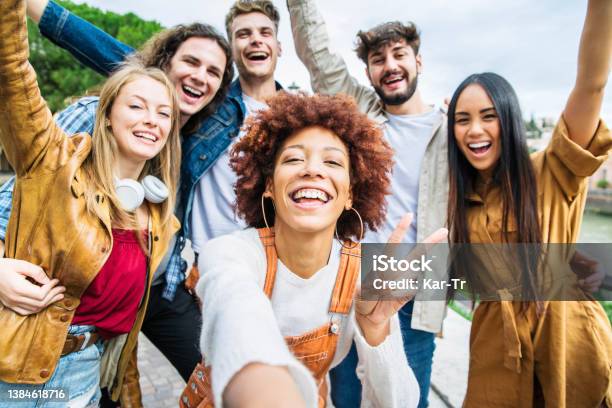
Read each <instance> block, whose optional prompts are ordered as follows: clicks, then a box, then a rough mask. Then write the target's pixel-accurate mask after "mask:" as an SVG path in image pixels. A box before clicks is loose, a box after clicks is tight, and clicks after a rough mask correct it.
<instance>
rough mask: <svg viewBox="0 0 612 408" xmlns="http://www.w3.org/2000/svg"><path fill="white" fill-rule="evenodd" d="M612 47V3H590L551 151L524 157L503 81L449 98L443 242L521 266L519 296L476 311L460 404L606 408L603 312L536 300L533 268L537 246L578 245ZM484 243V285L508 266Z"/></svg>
mask: <svg viewBox="0 0 612 408" xmlns="http://www.w3.org/2000/svg"><path fill="white" fill-rule="evenodd" d="M611 51H612V1H610V0H590V1H589V4H588V11H587V17H586V20H585V25H584V29H583V34H582V39H581V43H580V51H579V58H578V74H577V79H576V84H575V86H574V89H573V91H572V92H571V94H570V97H569V99H568V101H567V104H566V107H565V110H564V111H563V114H562V116H561V118H560V120H559V122H558V124H557V127H556V128H555V130H554V133H553V136H552V139H551V142H550V144H549V146H548V147H547V148H546V149H545V150H544V151H543V152H539V153H536V154H534V155H532V156H531V157H530V156H529V154H528V150H527V144H526V138H525V128H524V124H523V119H522V118H523V116H522V114H521V111H520V108H519V104H518V99H517V96H516V94H515V93H514V90H513V89H512V87H511V86H510V84H509V83H508V82H507V81H506V80H505V79H504V78H502V77H501V76H499V75H496V74H492V73H484V74H475V75H471V76H470V77H468V78H467V79H466V80H464V81H463V82H462V83H461V85H460V86H459V88H458V89H457V90H456V91H455V93H454V95H453V98H452V100H451V102H450V105H449V115H448V123H449V126H448V130H449V133H448V135H449V136H448V144H449V169H450V173H449V176H450V199H449V209H448V222H449V226H450V228H449V230H450V232H449V235H450V236H449V240H450V242H451V245H454V246H455V247H456V246H457V245H456V244H468V243H471V244H495V243H499V244H504V245H505V244H510V245H507V246H506V247H513V248H516V251H519V252H518V254H519V257H518V258H515V259H518V260H519V268H518V269H519V270H520V271H521V272H520V273H519V276H516V275H514V276H511V278H513V279H515V282H516V283H517V284H518V285H519V286H520V288H521V289H520V290H519V291H517V292H514V293H511V291H508V290H503V289H504V288H503V287H499V288H498V289H500V290H499V295H500V296H499V300H500V301H495V302H493V301H491V302H481V303H480V304H479V305H478V307H477V308H476V311H475V313H474V319H473V322H472V332H471V337H470V368H469V378H468V388H467V395H466V398H465V402H464V406H466V407H493V406H508V407H531V406H550V407H553V406H554V407H598V406H600V405H602V404H607V406H612V383H611V380H612V376H611V368H610V367H611V363H612V335H611V330H610V324H609V322H608V319H607V317H606V314H605V313H604V311H603V309H602V307H601V306H600V305H599V303H598V302H596V301H589V300H587V301H566V302H558V301H548V300H547V299H545V298H541V297H539V294H540V292H539V290H540V288H541V287H542V285H543V284H544V282H542V280H541V278H542V275H541V273H540V272H541V268H539V267H538V266H542V264H541V263H539V262H541V259H542V256H544V250H543V247H544V246H545V245H547V244H551V243H575V242H576V240H577V238H578V233H579V228H580V223H581V219H582V213H583V210H584V204H585V199H586V192H587V177H588V176H589V175H591V174H593V173H594V172H595V171H596V170H597V168H598V167H599V166H600V165H601V164H602V163H603V162H604V161H605V160H606V158H607V154H608V152H609V150H610V148H611V147H612V137H611V135H610V131H609V129H608V128H607V127H606V126H605V124H604V123H603V122H602V121H601V120H599V119H598V117H599V113H600V110H601V106H602V100H603V90H604V88H605V84H606V82H607V78H608V74H609V70H610V57H611ZM513 244H519V245H514V246H513ZM493 247H494V246H493V245H492V246H489V247H487V248H486V250H485V251H486V257H481V258H480V260H481V261H482V262H483V266H484V267H483V268H480V269H478V276H477V277H476V278H477V279H478V280H479V281H480V282H481V283H483V282H485V284H484V286H487V285H486V282H489V283H490V282H499V281H500V280H499V275H500V274H502V273H503V272H504V271H505V269H504V268H500V267H499V265H498V264H495V263H494V262H495V261H494V260H491V259H492V258H494V257H495V256H496V254H495V253H494V252H495V251H496V250H497V249H498V248H500V247H501V246H499V245H498V246H497V247H496V248H497V249H496V248H493ZM568 252H570V251H568ZM521 255H525V256H521ZM528 255H531V256H528ZM569 256H571V254H569V255H568V257H569ZM483 259H484V260H483ZM498 259H499V258H498ZM563 261H564V263H565V266H566V267H567V266H568V264H569V259H563ZM475 267H476V266H474V264H471V265H470V267H469V268H464V270H469V269H472V270H473V269H474V268H475ZM513 299H514V301H512V300H513ZM517 300H522V301H517Z"/></svg>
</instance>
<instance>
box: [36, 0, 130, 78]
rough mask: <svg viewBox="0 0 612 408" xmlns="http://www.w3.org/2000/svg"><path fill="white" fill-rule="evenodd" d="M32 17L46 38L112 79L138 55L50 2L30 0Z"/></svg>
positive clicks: (47, 0) (127, 46)
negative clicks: (130, 55)
mask: <svg viewBox="0 0 612 408" xmlns="http://www.w3.org/2000/svg"><path fill="white" fill-rule="evenodd" d="M27 4H28V7H27V11H28V16H29V17H30V18H31V19H32V20H34V21H35V22H36V23H37V24H38V27H39V29H40V32H41V34H42V35H43V36H45V37H46V38H48V39H49V40H51V41H52V42H53V43H55V44H56V45H58V46H60V47H61V48H63V49H65V50H67V51H68V52H70V53H71V54H72V55H73V56H74V57H75V58H76V59H77V60H78V61H79V62H80V63H82V64H83V65H85V66H87V67H89V68H91V69H93V70H94V71H96V72H98V73H99V74H102V75H104V76H109V75H110V74H111V73H112V72H113V71H114V70H115V69H116V68H117V66H118V65H119V63H121V62H122V61H123V60H125V58H126V57H127V56H128V55H129V54H131V53H133V52H134V49H133V48H132V47H130V46H129V45H126V44H123V43H122V42H120V41H118V40H117V39H115V38H114V37H112V36H111V35H109V34H108V33H106V32H104V31H102V30H100V29H99V28H98V27H96V26H94V25H93V24H91V23H90V22H88V21H86V20H83V19H82V18H80V17H78V16H76V15H74V14H73V13H71V12H70V11H68V10H66V9H65V8H63V7H62V6H60V5H58V4H57V3H54V2H53V1H49V0H28V1H27Z"/></svg>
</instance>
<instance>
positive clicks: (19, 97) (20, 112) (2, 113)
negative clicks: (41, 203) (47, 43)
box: [0, 0, 65, 177]
mask: <svg viewBox="0 0 612 408" xmlns="http://www.w3.org/2000/svg"><path fill="white" fill-rule="evenodd" d="M61 138H65V135H64V133H63V132H62V131H61V130H60V129H59V128H58V127H57V126H56V125H55V123H54V122H53V118H52V117H51V112H50V111H49V108H48V106H47V103H46V102H45V100H44V99H43V98H42V96H41V95H40V89H39V88H38V83H37V82H36V74H35V73H34V68H32V66H31V65H30V63H29V62H28V33H27V28H26V18H25V3H24V2H23V0H2V1H0V142H1V143H2V147H3V148H4V152H5V153H6V157H7V159H8V161H9V163H10V164H11V166H12V167H13V169H15V173H16V174H17V176H18V177H19V176H22V175H25V174H27V173H28V171H30V170H31V169H32V168H34V167H35V166H37V165H40V164H41V163H42V162H43V160H44V156H45V154H46V153H47V151H48V150H49V149H50V148H55V149H58V148H61V146H62V143H61V142H60V139H61ZM56 162H57V161H56Z"/></svg>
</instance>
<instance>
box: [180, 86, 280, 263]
mask: <svg viewBox="0 0 612 408" xmlns="http://www.w3.org/2000/svg"><path fill="white" fill-rule="evenodd" d="M242 100H243V101H244V104H245V107H246V115H245V120H246V118H248V117H249V116H250V115H252V114H254V113H256V112H257V111H259V110H261V109H266V108H267V107H268V105H266V104H265V103H263V102H260V101H258V100H256V99H253V98H251V97H250V96H248V95H246V94H244V93H243V94H242ZM243 135H244V131H243V130H241V131H240V134H239V135H238V137H237V138H236V139H235V140H234V142H233V143H236V141H238V140H239V139H240V138H241V137H242V136H243ZM230 149H231V146H229V147H228V148H227V150H225V152H223V154H222V155H221V156H219V158H218V159H217V161H216V162H215V163H214V164H213V165H212V167H211V168H210V169H208V171H207V172H206V173H205V174H204V175H203V176H202V178H200V181H199V183H198V185H197V186H196V190H195V195H194V197H193V209H192V211H191V246H192V248H193V250H194V251H195V252H202V247H203V246H204V244H205V243H206V241H208V240H209V239H212V238H215V237H218V236H220V235H224V234H229V233H231V232H234V231H236V230H239V229H243V228H245V227H246V224H245V223H244V221H243V220H242V219H240V218H239V217H238V216H237V215H236V214H235V213H234V207H233V206H234V203H235V202H236V194H235V193H234V185H235V184H236V180H237V177H236V174H235V173H234V171H233V170H232V168H231V167H230V164H229V161H230V157H229V152H230Z"/></svg>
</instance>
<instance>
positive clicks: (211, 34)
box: [130, 23, 234, 134]
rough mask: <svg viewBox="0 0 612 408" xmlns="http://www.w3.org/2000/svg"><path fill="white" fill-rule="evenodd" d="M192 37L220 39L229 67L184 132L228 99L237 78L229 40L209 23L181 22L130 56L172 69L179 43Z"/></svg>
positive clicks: (194, 128)
mask: <svg viewBox="0 0 612 408" xmlns="http://www.w3.org/2000/svg"><path fill="white" fill-rule="evenodd" d="M192 37H196V38H206V39H209V40H212V41H214V42H216V43H217V45H218V46H219V48H221V50H222V51H223V54H224V55H225V67H224V70H223V78H222V80H221V85H220V86H219V90H218V91H217V93H216V94H215V96H214V97H213V99H212V100H211V101H210V103H209V104H208V105H206V106H205V107H204V108H202V110H200V111H199V112H197V113H195V114H194V115H193V116H192V117H191V118H189V120H188V121H187V123H186V124H185V126H183V133H184V134H190V133H193V132H194V131H196V130H197V129H198V128H199V127H200V125H201V123H202V121H203V120H204V119H206V118H207V117H209V116H210V115H211V114H213V113H214V112H215V111H216V110H217V108H218V107H219V106H220V105H221V103H222V102H223V101H224V100H225V97H226V95H227V92H228V90H229V87H230V84H231V82H232V80H233V79H234V62H233V60H232V52H231V49H230V45H229V43H228V42H227V40H226V39H225V38H224V37H223V35H221V33H219V32H218V31H217V30H216V29H215V28H214V27H213V26H211V25H209V24H203V23H192V24H188V25H183V24H179V25H177V26H174V27H172V28H168V29H166V30H163V31H160V32H159V33H157V34H155V35H154V36H153V37H151V38H150V39H149V40H148V41H147V42H146V43H145V44H144V45H143V46H142V48H141V49H140V50H138V51H137V52H136V53H134V54H133V55H132V56H131V58H130V59H136V60H138V61H140V62H142V64H143V65H144V66H147V67H157V68H159V69H161V70H163V71H167V70H168V69H170V61H171V60H172V57H174V54H176V52H177V51H178V49H179V47H180V46H181V45H182V44H183V43H184V42H185V41H187V40H188V39H190V38H192Z"/></svg>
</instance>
